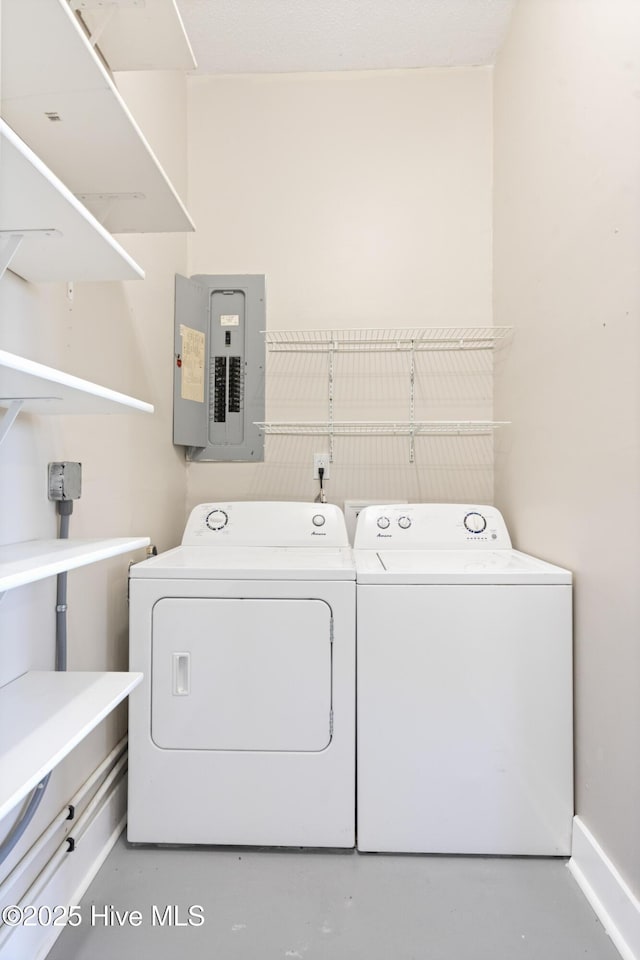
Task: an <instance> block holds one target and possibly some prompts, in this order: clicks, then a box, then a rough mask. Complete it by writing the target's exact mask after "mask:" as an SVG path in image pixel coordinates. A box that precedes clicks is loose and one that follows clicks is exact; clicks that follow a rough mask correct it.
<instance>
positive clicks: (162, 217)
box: [0, 0, 193, 233]
mask: <svg viewBox="0 0 640 960" xmlns="http://www.w3.org/2000/svg"><path fill="white" fill-rule="evenodd" d="M1 16H2V20H1V30H0V38H1V43H2V48H1V56H0V64H1V68H2V73H1V83H0V89H1V91H2V104H1V113H2V116H3V117H4V119H5V120H6V122H7V123H8V124H9V125H10V126H11V127H12V128H13V130H14V131H15V132H16V133H17V134H18V136H20V137H21V138H22V139H23V140H24V141H25V142H26V143H27V144H28V145H29V147H30V148H31V149H32V150H34V151H35V152H36V153H37V154H38V156H39V157H40V158H41V159H42V160H43V161H44V163H45V164H46V165H47V166H48V167H49V168H50V169H51V170H53V171H54V173H55V174H56V175H57V176H58V177H59V178H60V179H61V180H62V181H63V182H64V183H65V184H66V185H67V187H68V188H69V189H70V190H71V191H72V192H73V193H74V194H75V195H76V196H77V197H78V198H79V199H80V200H81V201H82V203H84V205H85V206H86V207H88V209H89V210H90V211H91V212H92V213H93V214H94V216H95V217H96V218H97V219H98V220H99V221H100V222H101V223H102V224H103V225H104V226H105V227H106V228H107V229H108V230H109V231H110V232H112V233H131V232H133V233H149V232H151V233H154V232H171V231H187V230H193V223H192V221H191V218H190V217H189V214H188V213H187V211H186V209H185V207H184V205H183V204H182V201H181V200H180V198H179V197H178V195H177V193H176V191H175V190H174V188H173V186H172V185H171V183H170V182H169V180H168V178H167V176H166V174H165V172H164V170H163V169H162V167H161V166H160V164H159V163H158V160H157V159H156V157H155V155H154V153H153V151H152V150H151V148H150V146H149V144H148V143H147V141H146V140H145V138H144V136H143V134H142V132H141V131H140V128H139V127H138V125H137V124H136V122H135V120H134V119H133V117H132V116H131V113H130V112H129V110H128V109H127V107H126V105H125V103H124V100H123V99H122V97H121V96H120V94H119V93H118V90H117V89H116V86H115V84H114V82H113V80H112V78H111V76H110V75H109V72H108V70H107V69H106V68H105V66H104V64H103V63H102V62H101V60H100V58H99V57H98V55H97V54H96V51H95V50H94V49H93V47H92V46H91V43H90V42H89V40H88V38H87V36H86V33H85V31H84V30H83V28H82V26H81V24H80V23H79V22H78V19H77V17H76V14H75V13H74V12H73V11H72V10H71V8H70V6H69V4H68V3H67V0H47V2H46V3H42V2H41V0H3V2H2V11H1Z"/></svg>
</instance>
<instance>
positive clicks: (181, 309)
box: [173, 274, 266, 460]
mask: <svg viewBox="0 0 640 960" xmlns="http://www.w3.org/2000/svg"><path fill="white" fill-rule="evenodd" d="M265 325H266V324H265V289H264V276H261V275H257V274H252V275H248V276H209V275H208V274H198V275H196V276H193V277H191V278H187V277H181V276H178V275H177V276H176V307H175V340H174V353H175V356H174V378H173V442H174V443H176V444H179V445H181V446H185V447H186V448H187V451H186V454H187V459H188V460H264V434H263V432H262V430H261V429H260V428H259V427H257V426H255V423H256V422H263V421H264V366H265V350H264V329H265Z"/></svg>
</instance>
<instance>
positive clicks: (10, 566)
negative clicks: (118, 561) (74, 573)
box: [0, 537, 151, 593]
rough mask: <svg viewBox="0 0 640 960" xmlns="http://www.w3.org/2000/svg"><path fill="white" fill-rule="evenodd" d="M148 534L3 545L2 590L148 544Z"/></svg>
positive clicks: (0, 550)
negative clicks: (145, 535)
mask: <svg viewBox="0 0 640 960" xmlns="http://www.w3.org/2000/svg"><path fill="white" fill-rule="evenodd" d="M150 542H151V541H150V539H149V537H115V538H114V537H112V538H110V539H107V540H25V541H23V542H22V543H8V544H6V545H5V546H0V593H4V591H5V590H13V589H14V588H15V587H22V586H24V585H25V584H26V583H34V582H35V581H36V580H44V579H45V578H46V577H53V576H55V575H56V574H58V573H63V572H64V571H65V570H76V569H77V568H78V567H85V566H87V565H88V564H90V563H97V562H98V561H100V560H108V559H109V558H110V557H117V556H119V555H120V554H121V553H129V551H131V550H139V549H141V548H142V547H148V546H149V544H150Z"/></svg>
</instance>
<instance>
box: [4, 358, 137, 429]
mask: <svg viewBox="0 0 640 960" xmlns="http://www.w3.org/2000/svg"><path fill="white" fill-rule="evenodd" d="M1 407H5V408H7V412H6V413H5V414H4V416H3V418H2V419H0V443H2V441H3V440H4V438H5V437H6V435H7V433H8V431H9V429H10V428H11V425H12V424H13V422H14V420H15V418H16V417H17V415H18V413H20V412H21V411H24V412H25V413H35V414H69V413H71V414H118V413H120V414H121V413H153V406H152V405H151V404H150V403H145V401H144V400H137V399H136V398H135V397H129V396H127V394H125V393H118V392H117V391H116V390H110V389H109V388H108V387H101V386H99V384H97V383H91V382H90V381H89V380H82V379H81V378H80V377H73V376H71V375H70V374H68V373H63V372H62V371H61V370H55V369H54V368H53V367H46V366H44V364H42V363H35V362H34V361H33V360H27V359H26V358H25V357H19V356H17V355H16V354H14V353H8V352H7V351H6V350H0V408H1Z"/></svg>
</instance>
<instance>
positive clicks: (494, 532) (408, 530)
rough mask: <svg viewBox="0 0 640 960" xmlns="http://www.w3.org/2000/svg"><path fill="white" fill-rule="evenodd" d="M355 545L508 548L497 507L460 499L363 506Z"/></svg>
mask: <svg viewBox="0 0 640 960" xmlns="http://www.w3.org/2000/svg"><path fill="white" fill-rule="evenodd" d="M354 546H355V547H356V548H358V549H360V550H380V549H381V547H382V546H384V549H385V550H389V549H394V548H397V549H400V550H418V549H420V550H429V549H433V550H464V549H467V548H469V549H473V550H478V549H483V548H486V549H490V550H501V549H506V550H509V549H511V539H510V537H509V533H508V531H507V527H506V524H505V522H504V519H503V517H502V514H501V513H500V511H499V510H496V508H495V507H491V506H478V505H477V504H460V503H403V504H387V505H381V506H375V507H365V508H364V510H361V511H360V515H359V516H358V525H357V527H356V535H355V541H354Z"/></svg>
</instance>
